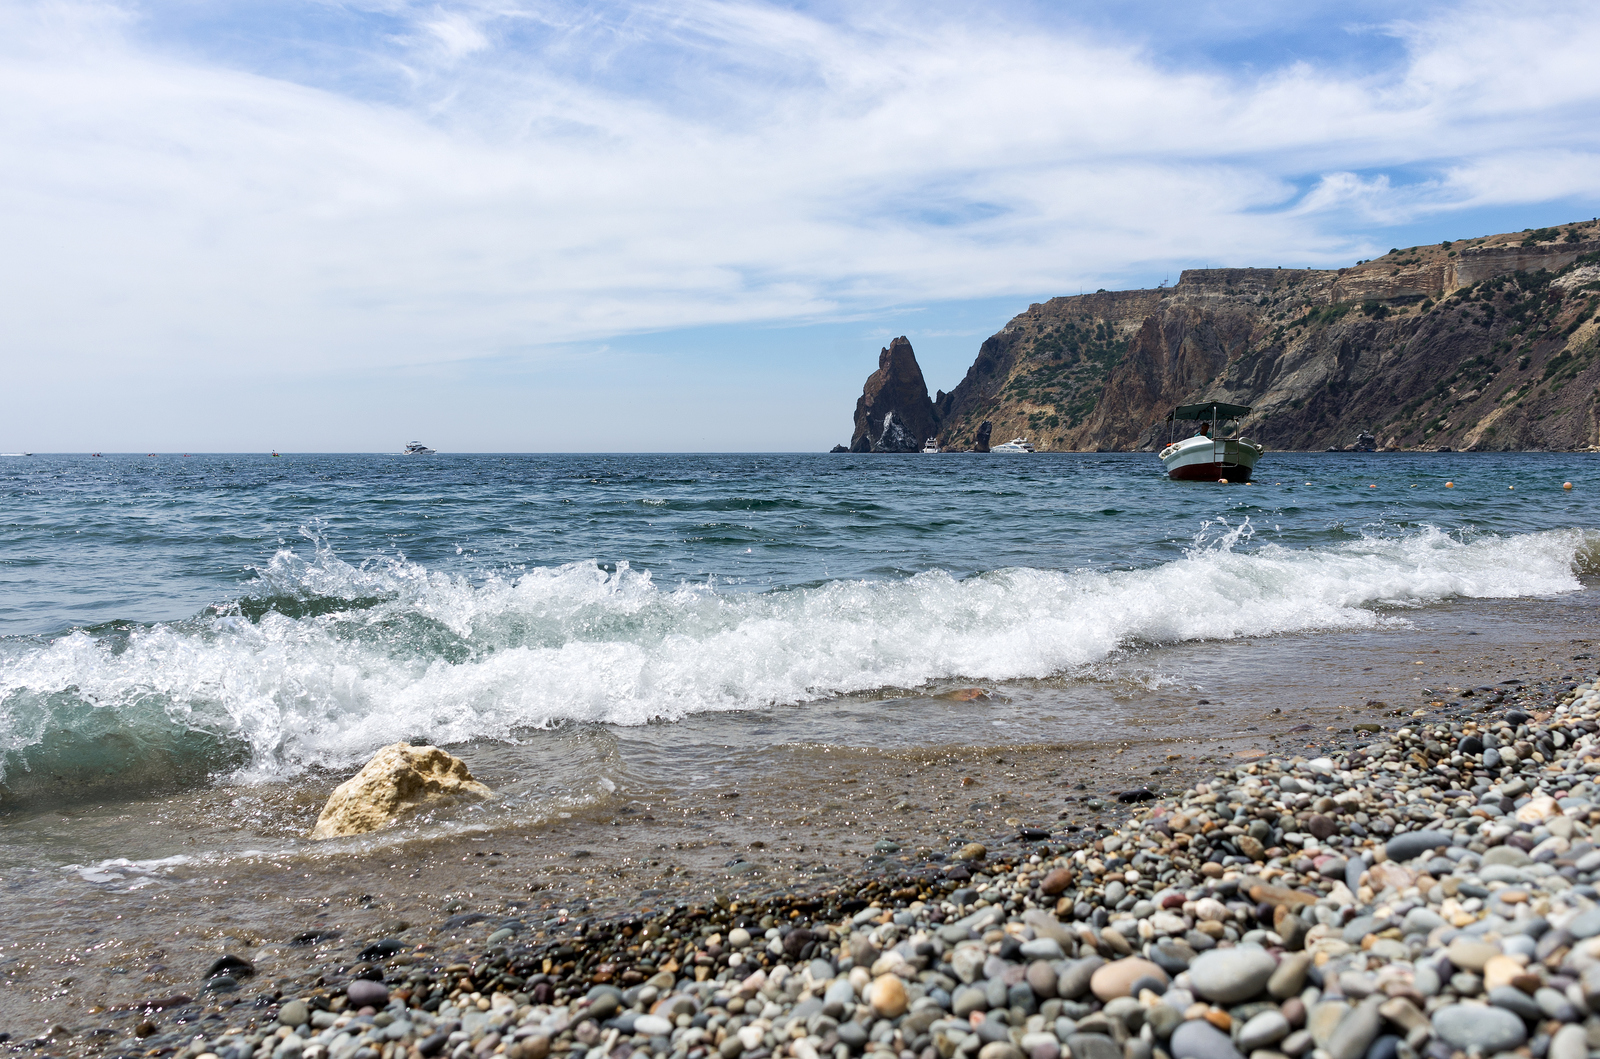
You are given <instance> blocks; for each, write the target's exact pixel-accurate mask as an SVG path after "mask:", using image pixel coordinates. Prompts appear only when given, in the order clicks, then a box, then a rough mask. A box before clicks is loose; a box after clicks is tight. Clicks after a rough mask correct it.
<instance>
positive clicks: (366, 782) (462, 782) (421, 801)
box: [311, 743, 493, 838]
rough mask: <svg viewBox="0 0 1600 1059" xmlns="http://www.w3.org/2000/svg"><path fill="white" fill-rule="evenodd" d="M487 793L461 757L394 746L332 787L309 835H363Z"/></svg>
mask: <svg viewBox="0 0 1600 1059" xmlns="http://www.w3.org/2000/svg"><path fill="white" fill-rule="evenodd" d="M492 793H493V792H491V791H490V790H489V788H488V787H485V786H484V785H483V784H481V783H479V782H478V781H477V780H475V779H473V778H472V773H471V772H468V771H467V763H466V762H465V761H462V760H461V759H460V758H458V757H454V756H453V755H451V754H449V753H447V752H445V751H443V750H440V749H439V748H438V747H436V746H412V745H411V744H410V743H394V744H392V745H390V746H386V747H384V748H383V749H382V750H379V751H378V752H377V753H376V754H374V755H372V760H371V761H369V762H367V764H366V766H365V767H364V768H363V769H362V770H361V771H360V772H358V773H356V774H355V775H354V776H351V777H350V778H349V779H347V780H345V781H344V782H343V783H341V784H339V786H337V787H335V788H334V790H333V793H332V794H331V795H329V796H328V804H327V805H325V806H323V808H322V815H321V816H319V817H317V826H316V827H314V828H312V829H311V837H312V838H338V837H340V836H343V835H363V834H366V833H367V832H368V831H376V830H377V829H378V828H380V827H385V826H387V825H388V824H389V823H391V822H392V821H394V820H395V819H397V818H399V817H400V816H403V815H405V814H406V813H409V812H414V811H415V810H417V809H422V808H425V807H427V806H431V805H439V804H441V803H445V802H450V801H454V800H456V799H460V798H487V797H490V796H491V794H492Z"/></svg>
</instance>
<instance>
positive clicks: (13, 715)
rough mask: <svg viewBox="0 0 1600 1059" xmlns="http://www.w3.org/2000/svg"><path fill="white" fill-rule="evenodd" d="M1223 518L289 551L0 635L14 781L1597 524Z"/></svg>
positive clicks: (1271, 602)
mask: <svg viewBox="0 0 1600 1059" xmlns="http://www.w3.org/2000/svg"><path fill="white" fill-rule="evenodd" d="M1249 532H1250V531H1249V527H1248V525H1243V526H1235V527H1213V531H1212V532H1210V533H1209V534H1203V535H1202V538H1203V539H1199V540H1197V541H1196V543H1195V544H1194V546H1193V547H1191V548H1190V549H1189V550H1188V552H1187V553H1186V554H1185V555H1184V556H1183V557H1182V558H1179V559H1175V560H1173V561H1170V562H1167V563H1163V564H1159V565H1155V566H1151V567H1148V568H1144V569H1136V570H1121V571H1090V570H1077V571H1059V570H1041V569H1032V568H1014V569H1005V570H997V571H993V572H990V573H986V574H982V575H978V576H974V577H968V578H965V579H957V578H954V577H951V576H950V575H948V574H946V573H943V572H941V571H937V570H934V571H929V572H926V573H920V574H917V575H915V576H911V577H906V578H903V579H898V580H881V581H865V580H840V581H830V582H827V583H824V584H820V585H816V586H812V587H802V588H786V589H778V590H772V591H767V592H762V593H753V592H733V591H719V590H717V589H716V588H715V587H714V586H707V585H687V584H680V585H663V584H658V583H657V582H656V580H655V579H654V578H652V577H651V575H650V573H649V572H648V571H641V570H635V569H632V568H631V567H630V566H629V565H628V564H626V563H620V564H617V565H616V566H615V567H614V568H612V569H605V568H602V567H599V566H597V565H594V564H588V563H573V564H568V565H564V566H556V567H548V568H536V569H530V570H526V571H520V572H515V573H508V574H503V575H501V576H494V577H489V578H487V579H486V580H479V581H476V582H474V581H469V580H468V579H466V578H463V577H460V576H456V575H451V574H446V573H442V572H440V571H436V570H429V569H426V568H424V567H422V566H420V565H418V564H415V563H411V562H407V561H404V560H401V559H390V560H384V561H374V562H369V563H365V564H362V565H359V566H358V565H352V564H350V563H348V562H346V561H344V560H343V559H341V558H340V557H339V556H337V555H335V554H334V553H333V552H332V550H331V549H329V548H328V547H327V546H326V545H318V547H317V548H316V549H315V551H314V553H313V554H312V555H310V556H309V557H307V556H302V555H300V554H298V553H297V552H295V551H293V550H289V549H285V550H282V551H280V552H279V553H278V554H277V556H275V557H274V559H273V560H272V561H271V562H270V563H269V564H268V566H267V567H266V568H265V569H263V570H261V571H260V573H259V576H258V577H257V578H256V580H255V581H254V582H253V583H251V584H250V585H249V586H248V589H249V591H248V592H247V594H246V595H245V596H243V597H242V598H241V599H240V600H238V601H236V602H233V603H229V604H225V605H221V606H218V607H214V608H211V609H209V610H208V611H207V612H206V613H205V614H203V615H200V616H198V617H196V618H193V619H190V620H186V621H179V622H167V623H159V624H154V625H150V626H146V627H140V628H136V629H134V630H132V631H131V632H127V633H125V634H119V635H118V636H116V637H111V636H106V635H100V634H95V633H91V632H88V631H76V632H72V633H69V634H67V635H64V636H61V637H59V638H56V639H54V640H51V641H48V642H43V643H41V642H39V641H37V640H32V639H29V640H23V639H21V638H17V639H14V640H12V641H10V642H8V643H6V644H4V645H3V648H0V650H3V657H0V750H3V755H4V756H3V766H0V767H3V769H4V774H3V776H0V782H3V784H4V788H5V791H6V796H7V797H8V799H16V798H18V797H25V796H27V794H28V793H29V791H30V790H32V789H37V788H40V787H48V788H49V789H51V790H53V791H56V792H58V793H68V792H70V790H71V789H72V788H75V787H76V788H99V787H104V786H121V787H131V788H136V789H137V788H142V787H150V786H159V785H163V784H171V783H173V782H180V783H181V782H190V781H199V780H201V779H203V778H204V777H206V776H208V775H215V774H217V773H232V774H235V775H237V776H239V777H241V778H245V779H268V778H272V777H283V776H289V775H293V774H295V773H298V772H300V771H302V770H304V769H306V768H310V767H316V766H322V767H328V768H346V767H349V766H350V765H352V764H354V763H357V762H359V761H361V760H364V759H365V758H366V757H367V756H368V755H369V754H370V753H371V752H372V750H373V749H375V748H376V747H379V746H382V745H384V744H386V743H390V742H394V741H396V740H400V739H409V740H413V741H428V742H433V743H442V744H451V743H459V742H463V741H467V740H472V739H515V738H516V737H517V734H518V732H519V731H527V730H529V729H533V728H539V727H546V726H551V725H555V724H559V723H562V722H605V723H610V724H619V725H639V724H645V723H647V722H651V721H662V720H664V721H672V720H675V719H679V718H682V717H685V716H687V715H690V714H693V713H697V712H702V711H708V710H743V709H756V708H762V707H767V706H773V705H794V704H803V703H806V702H810V701H816V700H821V699H826V698H828V697H831V696H837V695H841V694H848V693H852V692H863V691H870V690H873V689H881V688H908V689H914V688H917V687H920V686H923V685H926V684H928V683H929V682H930V681H939V680H946V679H952V678H960V679H965V680H974V681H980V680H981V681H989V682H993V681H1005V680H1012V679H1023V678H1037V677H1045V676H1050V675H1056V674H1063V673H1065V674H1070V673H1072V672H1073V671H1074V670H1076V669H1078V668H1080V667H1085V666H1088V665H1091V664H1093V663H1096V662H1099V661H1101V660H1103V659H1105V658H1107V657H1108V656H1109V655H1111V654H1112V653H1113V652H1115V651H1117V650H1119V649H1121V648H1125V647H1128V646H1132V645H1136V644H1163V643H1175V642H1180V641H1189V640H1199V639H1234V638H1239V637H1257V636H1267V635H1272V634H1276V633H1286V632H1299V631H1305V630H1317V629H1340V628H1351V627H1359V626H1369V625H1373V624H1375V623H1378V622H1381V621H1385V620H1395V615H1396V614H1397V613H1399V612H1402V611H1403V610H1404V609H1406V608H1414V607H1418V606H1424V605H1427V604H1429V603H1433V602H1437V601H1441V600H1447V599H1452V598H1496V597H1498V598H1509V597H1518V596H1536V595H1547V594H1552V593H1559V592H1566V591H1571V590H1574V589H1577V588H1579V587H1580V585H1579V581H1578V575H1579V574H1580V573H1583V572H1588V571H1589V570H1590V569H1591V568H1593V566H1594V565H1595V556H1596V555H1597V554H1600V535H1596V534H1592V533H1585V532H1583V531H1579V530H1559V531H1550V532H1545V533H1535V534H1524V535H1517V536H1505V537H1498V536H1475V537H1471V538H1469V539H1465V540H1463V539H1460V538H1458V537H1455V536H1452V535H1449V534H1446V533H1443V532H1440V531H1438V530H1434V529H1421V530H1415V531H1409V532H1405V533H1401V534H1395V535H1390V536H1374V537H1369V538H1363V539H1357V540H1350V541H1347V542H1344V543H1340V544H1336V545H1330V546H1325V547H1320V548H1315V549H1300V550H1297V549H1291V548H1286V547H1282V546H1279V545H1276V544H1271V543H1266V544H1261V543H1250V544H1249V546H1248V547H1246V546H1245V544H1246V541H1247V540H1248V537H1249Z"/></svg>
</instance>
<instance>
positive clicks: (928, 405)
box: [850, 335, 939, 452]
mask: <svg viewBox="0 0 1600 1059" xmlns="http://www.w3.org/2000/svg"><path fill="white" fill-rule="evenodd" d="M938 432H939V422H938V420H937V419H936V418H935V417H934V414H933V402H932V401H931V400H929V399H928V384H927V383H926V382H925V381H923V378H922V369H921V368H920V367H918V366H917V355H916V354H915V353H914V352H912V350H911V343H910V341H908V340H907V339H906V338H905V336H903V335H902V336H901V337H899V338H897V339H895V340H894V341H893V342H891V343H889V348H887V349H885V350H883V351H882V352H881V353H879V354H878V370H877V371H875V372H873V373H872V374H871V375H869V376H867V385H866V387H865V388H864V389H863V391H862V393H861V399H860V400H859V401H857V402H856V425H855V432H854V433H853V434H851V435H850V451H851V452H918V451H920V450H921V448H922V443H923V441H925V440H926V439H928V438H931V437H933V436H935V435H936V434H937V433H938Z"/></svg>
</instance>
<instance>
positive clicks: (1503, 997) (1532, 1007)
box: [1489, 985, 1544, 1022]
mask: <svg viewBox="0 0 1600 1059" xmlns="http://www.w3.org/2000/svg"><path fill="white" fill-rule="evenodd" d="M1489 1003H1491V1004H1493V1005H1494V1006H1495V1007H1497V1008H1505V1009H1506V1010H1507V1011H1509V1012H1511V1013H1512V1014H1514V1015H1516V1016H1517V1017H1518V1018H1521V1019H1525V1020H1527V1021H1528V1022H1537V1021H1538V1020H1539V1019H1540V1018H1541V1017H1542V1016H1543V1015H1544V1012H1543V1011H1541V1010H1540V1009H1539V1004H1538V1002H1537V1001H1535V1000H1534V999H1533V997H1531V996H1529V995H1528V994H1527V993H1524V992H1523V991H1522V990H1520V989H1518V988H1517V987H1516V986H1513V985H1499V986H1495V987H1494V988H1493V989H1491V990H1489Z"/></svg>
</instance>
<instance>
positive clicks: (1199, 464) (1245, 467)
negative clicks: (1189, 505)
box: [1160, 401, 1266, 482]
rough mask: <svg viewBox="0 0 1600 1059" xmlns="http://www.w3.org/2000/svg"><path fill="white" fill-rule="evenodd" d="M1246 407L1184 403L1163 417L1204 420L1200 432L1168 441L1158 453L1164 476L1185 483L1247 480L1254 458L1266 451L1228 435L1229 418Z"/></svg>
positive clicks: (1170, 420) (1169, 420) (1246, 410)
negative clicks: (1164, 472) (1179, 439)
mask: <svg viewBox="0 0 1600 1059" xmlns="http://www.w3.org/2000/svg"><path fill="white" fill-rule="evenodd" d="M1249 413H1250V409H1249V408H1247V407H1246V406H1244V405H1239V404H1222V403H1220V402H1216V401H1213V402H1211V403H1209V404H1186V405H1180V406H1179V407H1177V408H1174V409H1173V410H1172V412H1171V413H1170V414H1169V415H1168V416H1167V423H1168V425H1169V427H1170V425H1171V424H1173V423H1178V422H1186V421H1196V420H1198V421H1207V422H1205V425H1204V426H1202V427H1201V428H1200V432H1199V433H1198V434H1196V435H1194V436H1193V437H1190V438H1184V439H1183V440H1182V441H1175V442H1171V443H1169V444H1168V445H1167V447H1166V448H1164V449H1162V450H1161V452H1160V457H1161V463H1162V465H1163V466H1165V467H1166V469H1167V477H1168V478H1171V479H1174V480H1176V481H1188V482H1222V481H1227V482H1248V481H1249V480H1250V472H1251V471H1252V470H1253V469H1254V468H1255V465H1256V461H1257V460H1259V459H1260V458H1261V454H1262V453H1263V452H1265V451H1266V450H1265V449H1263V448H1262V447H1261V446H1260V445H1257V444H1256V443H1255V442H1253V441H1251V440H1250V439H1249V438H1244V437H1240V436H1239V435H1238V434H1237V433H1234V434H1232V435H1230V434H1229V433H1228V430H1227V428H1228V427H1229V426H1230V425H1231V421H1232V420H1235V419H1238V418H1239V417H1240V416H1244V415H1248V414H1249Z"/></svg>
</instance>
